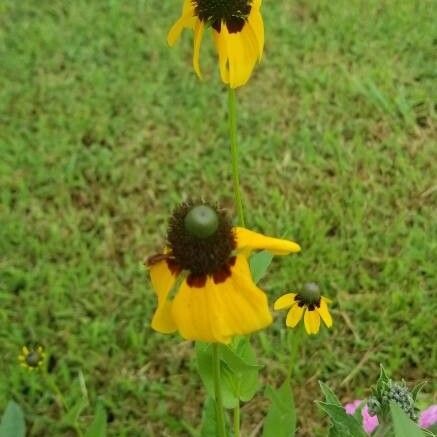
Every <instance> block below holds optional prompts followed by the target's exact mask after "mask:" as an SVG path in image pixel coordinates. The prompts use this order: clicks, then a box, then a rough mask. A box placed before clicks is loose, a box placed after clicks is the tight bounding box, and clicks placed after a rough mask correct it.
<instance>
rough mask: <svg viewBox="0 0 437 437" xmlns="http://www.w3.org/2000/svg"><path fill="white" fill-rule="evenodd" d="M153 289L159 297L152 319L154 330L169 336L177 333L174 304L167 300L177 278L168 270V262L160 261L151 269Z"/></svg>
mask: <svg viewBox="0 0 437 437" xmlns="http://www.w3.org/2000/svg"><path fill="white" fill-rule="evenodd" d="M150 279H151V281H152V287H153V289H154V291H155V293H156V294H157V296H158V307H157V309H156V311H155V314H154V315H153V318H152V328H153V329H154V330H155V331H158V332H162V333H164V334H168V333H171V332H174V331H176V324H175V322H174V320H173V317H172V312H171V307H172V302H171V301H170V300H168V299H167V296H168V293H169V292H170V290H171V288H172V287H173V284H174V282H175V280H176V276H175V275H174V274H173V273H172V272H171V271H170V269H169V268H168V265H167V262H166V261H160V262H158V263H156V264H154V265H152V266H151V267H150Z"/></svg>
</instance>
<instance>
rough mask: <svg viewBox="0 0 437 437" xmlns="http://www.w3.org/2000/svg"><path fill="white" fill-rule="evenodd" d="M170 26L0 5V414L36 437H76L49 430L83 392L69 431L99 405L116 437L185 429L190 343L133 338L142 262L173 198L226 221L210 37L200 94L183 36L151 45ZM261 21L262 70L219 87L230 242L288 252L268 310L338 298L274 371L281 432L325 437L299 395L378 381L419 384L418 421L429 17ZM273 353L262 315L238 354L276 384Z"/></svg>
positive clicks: (309, 6)
mask: <svg viewBox="0 0 437 437" xmlns="http://www.w3.org/2000/svg"><path fill="white" fill-rule="evenodd" d="M180 7H181V1H180V0H169V1H161V0H129V1H121V0H105V1H90V0H88V1H85V0H75V1H74V2H66V1H63V0H52V1H40V2H38V1H35V0H20V1H17V0H2V1H1V3H0V351H1V354H2V360H1V362H0V410H3V409H4V407H5V405H6V403H7V401H8V400H9V399H10V398H14V399H15V400H16V401H17V402H18V403H20V405H21V406H22V407H23V408H24V410H25V413H26V419H27V423H28V427H29V429H30V435H32V436H41V437H43V436H48V435H53V436H58V435H59V436H74V435H76V434H75V432H74V431H73V430H72V429H69V428H68V427H67V426H66V424H67V422H68V419H69V417H70V416H72V415H74V411H73V413H72V412H71V409H72V408H73V407H74V406H75V405H77V404H78V402H80V400H81V399H83V397H84V393H86V394H87V396H88V398H89V400H90V404H91V406H89V407H86V408H85V409H84V410H83V412H82V413H81V415H80V419H79V424H80V426H82V428H85V426H86V424H87V423H89V421H90V420H91V418H92V415H93V413H94V406H95V404H96V401H97V399H98V398H100V399H102V400H103V401H104V403H105V405H106V407H107V409H108V411H109V420H110V424H109V435H112V436H184V435H189V428H190V426H191V427H196V426H197V425H198V423H199V421H200V408H201V403H202V400H203V396H204V393H203V389H202V388H201V384H200V382H199V378H198V377H197V375H196V374H195V373H194V369H195V363H194V360H193V346H192V344H191V343H189V342H181V341H180V339H179V338H177V337H176V336H164V335H160V334H157V333H155V332H153V331H152V330H151V328H150V325H149V323H150V320H151V315H152V312H153V309H154V305H155V298H154V295H153V292H152V290H151V287H150V283H149V279H148V275H147V272H146V270H145V269H144V267H143V265H142V262H143V260H144V258H145V257H146V256H148V255H149V254H151V253H154V252H155V251H156V249H157V248H160V245H161V244H162V242H163V241H164V237H165V232H166V220H167V217H168V215H169V213H170V211H171V209H172V208H173V206H175V204H176V203H178V202H179V201H181V200H182V199H185V198H187V197H190V196H199V195H201V196H203V197H205V198H208V199H212V200H213V201H220V202H221V203H222V204H224V205H225V206H227V207H229V208H230V209H232V192H231V180H230V162H229V150H228V140H227V125H226V90H225V88H224V87H223V85H222V84H221V83H220V80H219V77H218V71H217V64H216V59H215V55H214V51H213V47H212V44H211V41H210V38H206V39H205V44H204V45H203V47H202V66H203V70H204V76H205V80H204V81H203V82H200V81H198V80H197V78H196V77H195V75H194V73H193V71H192V68H191V55H192V39H191V35H188V34H187V35H185V37H184V38H183V40H182V41H181V43H179V44H178V46H177V48H174V49H171V50H170V49H169V48H168V47H167V46H166V41H165V38H166V33H167V30H168V29H169V27H170V26H171V24H172V23H173V21H174V20H175V19H176V18H177V17H178V16H179V13H180ZM263 11H264V18H265V25H266V49H265V56H264V59H263V62H262V64H261V65H260V66H259V67H258V68H257V69H256V72H255V74H254V76H253V77H252V79H251V81H250V82H249V85H248V86H246V87H244V88H242V89H240V90H239V91H238V100H239V138H240V146H241V154H242V157H241V171H242V183H243V188H244V195H245V200H246V204H247V211H248V221H249V223H248V225H249V227H250V228H252V229H254V230H258V231H262V232H265V233H267V234H271V235H277V236H285V237H290V238H293V239H294V240H295V241H298V242H299V243H300V244H301V246H302V248H303V250H302V252H301V253H300V254H299V255H295V256H290V257H285V258H275V261H274V264H273V268H272V269H271V271H270V274H269V275H268V276H266V277H265V278H264V279H263V281H262V286H263V287H264V288H265V289H266V290H267V291H268V293H269V295H270V297H271V300H273V298H275V297H277V296H278V295H279V294H281V293H283V292H284V291H291V290H296V289H299V288H300V287H302V285H303V284H304V283H306V282H316V283H318V284H319V286H320V287H321V289H322V291H323V294H325V295H327V296H329V297H330V298H331V299H333V300H334V305H333V316H334V319H335V320H334V326H333V328H332V330H329V331H328V330H326V329H323V330H322V332H321V334H320V335H318V336H316V337H315V338H307V339H306V340H305V342H304V344H303V345H302V347H301V355H300V356H301V359H300V365H299V366H297V367H296V368H295V370H294V373H295V378H294V384H295V386H294V392H295V397H296V404H297V408H298V412H299V416H300V419H301V420H300V431H299V432H300V434H299V435H301V436H314V435H320V436H324V435H326V431H323V419H322V415H321V414H320V413H319V411H318V409H317V407H316V405H315V404H314V402H313V401H314V400H315V399H319V398H320V397H321V395H320V391H319V389H318V385H317V381H318V380H323V381H326V382H328V383H329V384H330V385H331V386H332V387H334V388H335V390H336V391H337V393H338V394H339V395H340V397H341V398H342V400H344V401H349V400H352V399H355V398H363V397H365V396H366V395H367V394H368V391H367V388H368V387H369V386H370V385H371V384H372V383H373V382H374V381H375V380H376V378H377V374H378V367H379V363H383V364H384V366H385V367H386V368H387V369H388V370H389V371H390V372H391V373H392V375H393V376H394V377H396V378H398V379H400V378H405V379H406V380H407V381H408V382H418V381H420V380H424V379H425V380H428V384H427V385H426V386H425V389H424V393H423V395H422V397H421V403H422V404H423V405H428V404H429V403H431V402H432V401H433V400H434V402H435V392H436V390H435V388H436V386H435V380H434V381H433V380H432V378H433V373H434V372H435V369H436V364H437V363H436V361H437V360H436V346H435V345H436V343H435V341H434V339H433V338H432V337H433V333H435V332H436V329H435V328H436V325H435V314H436V310H437V302H436V297H435V296H436V294H435V293H436V290H437V281H436V272H435V269H436V264H437V255H436V254H437V240H436V236H437V229H436V221H435V207H436V201H437V197H436V195H437V189H436V176H437V165H436V162H437V156H436V155H437V148H436V137H437V135H436V108H435V106H434V105H435V101H436V63H435V43H436V39H435V22H436V21H437V9H436V8H435V3H434V2H433V1H432V0H384V1H381V0H337V1H335V2H333V1H330V0H312V1H304V0H276V1H267V0H266V1H265V2H264V5H263ZM208 36H209V35H208ZM285 337H286V335H285V330H284V324H283V319H282V315H279V316H278V317H277V318H276V321H275V323H274V324H273V326H272V327H271V328H269V329H268V330H267V331H265V332H264V334H263V335H262V336H260V335H258V334H257V335H254V336H253V339H254V342H255V344H256V346H257V350H258V356H259V359H260V361H261V362H262V364H264V365H265V367H264V370H263V372H262V374H263V378H264V379H265V381H266V382H269V383H271V384H273V385H276V386H277V385H279V384H280V383H281V382H282V380H283V378H284V374H285V372H286V369H287V367H288V365H289V351H288V349H287V347H286V342H285ZM31 342H38V343H42V344H43V345H44V346H45V348H46V350H47V354H48V375H47V376H44V375H43V374H41V373H38V372H33V373H28V372H27V371H25V370H24V369H22V368H20V367H19V366H18V364H17V355H18V353H19V351H20V348H21V346H22V345H23V344H28V343H31ZM50 381H51V382H50ZM53 382H55V383H56V385H57V387H58V389H59V390H60V391H61V392H62V394H63V397H64V400H65V404H66V408H64V409H63V408H62V406H61V405H60V403H59V402H55V401H54V398H53V391H54V390H55V389H54V388H53V387H52V385H51V384H52V383H53ZM58 397H59V396H58ZM433 398H434V399H433ZM266 408H267V402H266V400H265V398H264V396H263V393H262V392H261V393H259V395H257V396H256V397H255V398H254V399H253V400H252V401H251V402H250V403H248V404H247V405H245V406H244V407H243V410H242V419H243V431H244V435H247V436H248V435H250V433H251V432H252V431H253V430H254V429H255V428H256V426H257V425H258V424H259V422H260V421H261V419H262V417H263V415H264V413H265V410H266ZM65 410H69V411H70V413H69V414H67V412H66V411H65ZM187 424H188V425H187ZM48 430H49V431H48Z"/></svg>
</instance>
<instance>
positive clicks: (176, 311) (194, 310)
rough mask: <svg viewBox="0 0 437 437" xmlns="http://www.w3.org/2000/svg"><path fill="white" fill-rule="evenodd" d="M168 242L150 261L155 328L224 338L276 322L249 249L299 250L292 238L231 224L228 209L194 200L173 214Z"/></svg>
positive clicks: (193, 337) (203, 338)
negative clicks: (257, 280)
mask: <svg viewBox="0 0 437 437" xmlns="http://www.w3.org/2000/svg"><path fill="white" fill-rule="evenodd" d="M167 241H168V247H167V249H166V250H164V251H163V253H160V254H158V255H154V256H152V257H150V258H149V260H148V265H149V267H150V276H151V281H152V286H153V289H154V290H155V292H156V294H157V297H158V307H157V309H156V311H155V313H154V316H153V319H152V328H153V329H155V330H156V331H158V332H162V333H172V332H176V331H178V332H179V333H180V335H181V336H182V337H183V338H185V339H189V340H200V341H209V342H221V343H227V342H229V341H230V340H231V338H232V337H233V336H235V335H244V334H248V333H250V332H254V331H257V330H259V329H262V328H265V327H266V326H268V325H270V323H271V322H272V316H271V313H270V310H269V306H268V301H267V296H266V295H265V293H264V292H263V291H262V290H261V289H260V288H258V287H257V286H256V285H255V283H254V282H253V279H252V276H251V272H250V269H249V264H248V261H247V258H248V257H249V255H250V253H251V252H252V251H253V250H268V251H270V252H272V253H273V254H276V255H287V254H289V253H291V252H298V251H299V250H300V247H299V245H298V244H296V243H294V242H292V241H288V240H280V239H276V238H270V237H267V236H264V235H262V234H258V233H256V232H253V231H250V230H248V229H245V228H239V227H237V228H232V227H231V225H230V223H229V221H228V219H227V217H226V215H225V213H224V212H223V211H221V210H217V209H215V208H213V207H211V206H209V205H207V204H204V203H201V204H194V203H192V202H189V203H184V204H182V205H181V206H179V207H178V208H177V209H176V210H175V212H174V213H173V216H172V217H171V219H170V223H169V230H168V234H167Z"/></svg>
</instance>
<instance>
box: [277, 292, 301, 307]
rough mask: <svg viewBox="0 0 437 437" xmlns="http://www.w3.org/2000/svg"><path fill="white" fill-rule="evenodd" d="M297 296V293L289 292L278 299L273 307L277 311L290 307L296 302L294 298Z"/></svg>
mask: <svg viewBox="0 0 437 437" xmlns="http://www.w3.org/2000/svg"><path fill="white" fill-rule="evenodd" d="M295 297H296V293H287V294H284V295H283V296H281V297H279V298H278V299H276V301H275V303H274V305H273V309H274V310H275V311H278V310H284V309H285V308H289V307H291V306H292V305H294V304H295V303H296V301H295V300H294V298H295Z"/></svg>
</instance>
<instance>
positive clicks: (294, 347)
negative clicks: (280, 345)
mask: <svg viewBox="0 0 437 437" xmlns="http://www.w3.org/2000/svg"><path fill="white" fill-rule="evenodd" d="M300 325H302V323H301V324H300ZM300 325H299V326H298V327H297V328H296V329H295V330H289V331H288V336H289V337H288V341H289V343H290V344H289V346H290V362H289V366H288V372H287V381H288V382H289V383H291V375H292V373H293V369H294V368H295V366H296V362H297V353H298V349H299V345H300V342H301V338H302V326H300Z"/></svg>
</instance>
